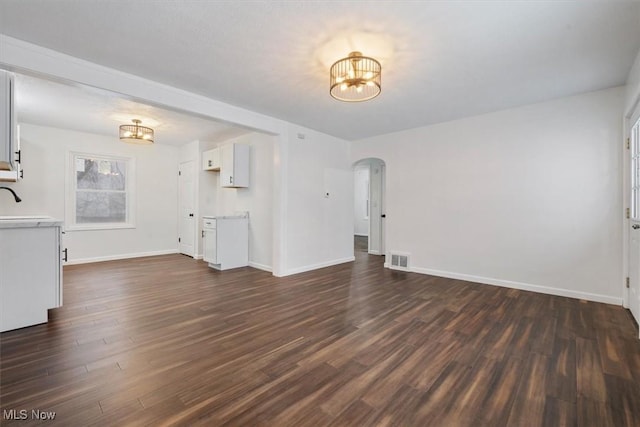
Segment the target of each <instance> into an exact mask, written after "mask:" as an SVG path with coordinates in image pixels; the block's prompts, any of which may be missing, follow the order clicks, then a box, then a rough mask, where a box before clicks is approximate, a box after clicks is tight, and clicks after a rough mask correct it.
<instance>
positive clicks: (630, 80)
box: [624, 52, 640, 115]
mask: <svg viewBox="0 0 640 427" xmlns="http://www.w3.org/2000/svg"><path fill="white" fill-rule="evenodd" d="M639 98H640V52H638V55H637V56H636V60H635V62H634V63H633V67H632V68H631V71H629V76H628V77H627V86H626V90H625V110H624V112H625V114H626V115H628V114H631V110H632V109H633V108H634V107H635V106H636V102H637V101H638V99H639Z"/></svg>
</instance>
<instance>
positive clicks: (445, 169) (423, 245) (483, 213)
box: [352, 88, 624, 304]
mask: <svg viewBox="0 0 640 427" xmlns="http://www.w3.org/2000/svg"><path fill="white" fill-rule="evenodd" d="M623 101H624V91H623V89H622V88H614V89H609V90H604V91H598V92H593V93H587V94H582V95H579V96H574V97H570V98H563V99H559V100H555V101H551V102H545V103H540V104H534V105H529V106H525V107H520V108H514V109H510V110H505V111H500V112H496V113H492V114H486V115H482V116H477V117H472V118H467V119H462V120H457V121H453V122H448V123H443V124H438V125H434V126H428V127H422V128H418V129H413V130H408V131H403V132H398V133H394V134H390V135H382V136H378V137H374V138H369V139H367V140H362V141H358V142H355V143H353V144H352V161H356V160H359V159H362V158H367V157H378V158H380V159H382V160H384V161H385V163H386V166H387V170H386V171H387V181H386V188H387V204H386V206H387V212H386V213H387V233H386V238H387V251H394V250H395V251H401V252H409V253H410V254H411V267H412V269H413V270H414V271H418V272H423V273H427V274H434V275H440V276H445V277H457V278H462V279H467V280H471V281H478V282H483V283H493V284H498V285H503V286H510V287H516V288H524V289H531V290H535V291H540V292H547V293H553V294H559V295H566V296H572V297H579V298H586V299H590V300H596V301H604V302H611V303H616V304H619V303H620V302H621V298H622V280H623V279H622V268H621V266H622V245H621V242H622V215H621V212H622V209H623V203H622V174H621V170H622V129H621V117H622V114H623V113H622V110H623Z"/></svg>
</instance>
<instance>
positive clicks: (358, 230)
mask: <svg viewBox="0 0 640 427" xmlns="http://www.w3.org/2000/svg"><path fill="white" fill-rule="evenodd" d="M353 185H354V197H353V199H354V209H353V212H354V218H353V234H354V251H356V252H358V251H366V252H367V253H369V254H370V255H385V222H386V220H385V218H386V210H385V163H384V161H383V160H381V159H376V158H369V159H362V160H359V161H357V162H355V163H354V164H353Z"/></svg>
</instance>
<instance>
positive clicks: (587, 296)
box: [384, 263, 622, 305]
mask: <svg viewBox="0 0 640 427" xmlns="http://www.w3.org/2000/svg"><path fill="white" fill-rule="evenodd" d="M384 266H385V268H391V269H392V270H394V268H392V267H391V266H390V265H389V264H388V263H385V264H384ZM403 271H404V270H403ZM409 271H410V272H412V273H419V274H428V275H430V276H437V277H446V278H448V279H457V280H464V281H467V282H474V283H482V284H484V285H493V286H500V287H503V288H511V289H519V290H521V291H530V292H537V293H541V294H547V295H556V296H560V297H568V298H576V299H583V300H587V301H594V302H602V303H605V304H614V305H621V304H622V298H616V297H611V296H608V295H600V294H592V293H589V292H580V291H572V290H570V289H562V288H552V287H549V286H541V285H532V284H530V283H522V282H514V281H511V280H502V279H494V278H491V277H482V276H474V275H471V274H462V273H452V272H450V271H442V270H432V269H430V268H420V267H411V268H410V269H409Z"/></svg>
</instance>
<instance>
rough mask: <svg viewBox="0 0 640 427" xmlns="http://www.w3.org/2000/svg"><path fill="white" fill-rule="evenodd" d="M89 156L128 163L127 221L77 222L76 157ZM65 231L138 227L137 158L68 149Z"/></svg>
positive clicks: (126, 187)
mask: <svg viewBox="0 0 640 427" xmlns="http://www.w3.org/2000/svg"><path fill="white" fill-rule="evenodd" d="M77 157H88V158H98V159H105V160H117V161H122V162H124V163H125V165H126V170H127V175H126V177H125V195H126V215H127V218H126V221H125V222H114V223H108V222H106V223H97V222H96V223H81V224H78V223H76V217H75V212H76V191H77V188H76V184H77V181H76V158H77ZM65 168H66V171H65V172H66V173H65V215H64V217H65V231H91V230H118V229H123V228H136V209H137V208H136V206H137V203H136V202H137V198H136V158H135V157H126V156H121V155H113V154H103V153H90V152H86V151H74V150H67V159H66V162H65Z"/></svg>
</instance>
